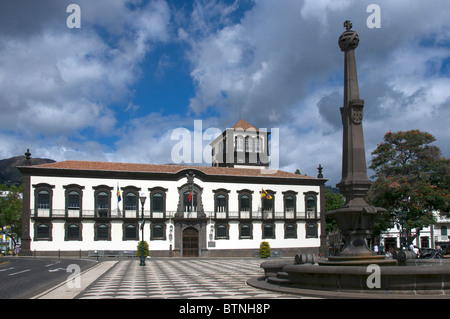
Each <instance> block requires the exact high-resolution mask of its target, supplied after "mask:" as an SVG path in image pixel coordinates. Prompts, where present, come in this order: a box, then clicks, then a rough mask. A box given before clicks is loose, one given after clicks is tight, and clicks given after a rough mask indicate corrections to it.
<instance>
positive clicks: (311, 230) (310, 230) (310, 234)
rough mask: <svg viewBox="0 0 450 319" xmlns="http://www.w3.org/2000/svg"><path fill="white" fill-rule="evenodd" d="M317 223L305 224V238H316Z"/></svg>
mask: <svg viewBox="0 0 450 319" xmlns="http://www.w3.org/2000/svg"><path fill="white" fill-rule="evenodd" d="M317 237H318V234H317V225H315V224H307V225H306V238H317Z"/></svg>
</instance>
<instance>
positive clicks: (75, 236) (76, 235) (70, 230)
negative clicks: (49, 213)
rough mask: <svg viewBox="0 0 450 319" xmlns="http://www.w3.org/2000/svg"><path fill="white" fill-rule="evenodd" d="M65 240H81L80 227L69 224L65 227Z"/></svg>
mask: <svg viewBox="0 0 450 319" xmlns="http://www.w3.org/2000/svg"><path fill="white" fill-rule="evenodd" d="M66 240H81V227H80V225H79V224H69V225H68V226H67V227H66Z"/></svg>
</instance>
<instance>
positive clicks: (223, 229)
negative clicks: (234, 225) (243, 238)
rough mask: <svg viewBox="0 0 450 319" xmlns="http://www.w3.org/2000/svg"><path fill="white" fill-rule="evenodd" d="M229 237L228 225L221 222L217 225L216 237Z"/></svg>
mask: <svg viewBox="0 0 450 319" xmlns="http://www.w3.org/2000/svg"><path fill="white" fill-rule="evenodd" d="M226 238H228V227H227V226H226V225H224V224H219V225H217V226H216V239H226Z"/></svg>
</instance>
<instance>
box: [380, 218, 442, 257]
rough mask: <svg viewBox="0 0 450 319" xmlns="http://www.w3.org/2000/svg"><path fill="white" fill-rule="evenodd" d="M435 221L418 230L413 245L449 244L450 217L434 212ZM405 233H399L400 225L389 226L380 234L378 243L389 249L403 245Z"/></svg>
mask: <svg viewBox="0 0 450 319" xmlns="http://www.w3.org/2000/svg"><path fill="white" fill-rule="evenodd" d="M433 214H434V217H435V219H436V223H435V224H432V225H430V226H427V227H423V229H422V230H420V234H419V236H417V237H416V238H415V239H414V241H413V245H414V246H417V247H419V248H436V246H438V245H440V246H448V245H450V240H449V233H448V228H449V227H450V219H449V218H445V217H442V216H441V215H440V214H439V213H438V212H434V213H433ZM404 236H405V234H402V233H401V229H400V227H394V228H390V229H388V230H387V231H385V232H383V233H382V234H381V235H380V243H382V244H383V245H384V247H386V249H389V248H390V247H397V248H398V247H401V246H402V244H403V246H405V244H404V242H405V238H404Z"/></svg>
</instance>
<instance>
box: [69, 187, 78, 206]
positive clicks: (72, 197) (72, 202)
mask: <svg viewBox="0 0 450 319" xmlns="http://www.w3.org/2000/svg"><path fill="white" fill-rule="evenodd" d="M67 208H68V209H80V193H78V192H77V191H71V192H70V193H69V195H68V197H67Z"/></svg>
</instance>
